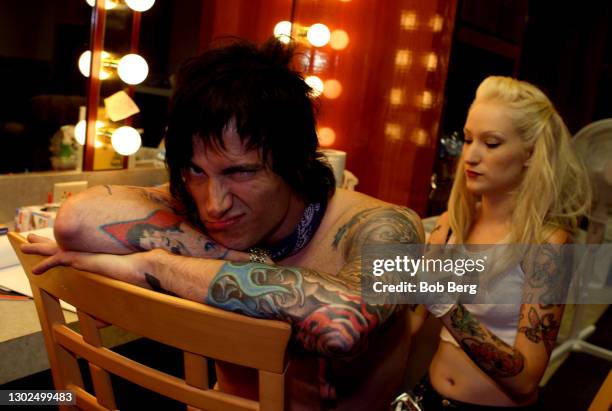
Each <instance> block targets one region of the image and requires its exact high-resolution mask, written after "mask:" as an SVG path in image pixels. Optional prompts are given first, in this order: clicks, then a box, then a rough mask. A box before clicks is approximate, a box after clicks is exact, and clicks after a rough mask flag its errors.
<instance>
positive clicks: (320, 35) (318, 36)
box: [306, 23, 331, 47]
mask: <svg viewBox="0 0 612 411" xmlns="http://www.w3.org/2000/svg"><path fill="white" fill-rule="evenodd" d="M330 37H331V33H330V32H329V29H328V28H327V26H326V25H325V24H321V23H317V24H313V25H312V26H310V28H309V29H308V33H306V38H307V39H308V41H309V42H310V44H312V45H313V46H315V47H323V46H324V45H326V44H327V43H329V39H330Z"/></svg>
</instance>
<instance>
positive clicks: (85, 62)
mask: <svg viewBox="0 0 612 411" xmlns="http://www.w3.org/2000/svg"><path fill="white" fill-rule="evenodd" d="M101 57H102V61H104V60H105V59H108V58H109V57H110V54H109V53H107V52H106V51H102V53H101ZM78 64H79V71H80V72H81V74H82V75H84V76H85V77H89V74H90V73H91V51H90V50H86V51H84V52H83V53H81V56H80V57H79V63H78ZM110 76H111V72H110V71H108V70H106V69H105V68H104V67H100V75H99V78H100V80H106V79H107V78H109V77H110Z"/></svg>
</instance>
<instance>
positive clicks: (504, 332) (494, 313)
mask: <svg viewBox="0 0 612 411" xmlns="http://www.w3.org/2000/svg"><path fill="white" fill-rule="evenodd" d="M448 243H449V244H454V234H453V235H452V236H451V238H450V239H449V241H448ZM524 278H525V273H524V272H523V269H522V268H521V266H520V264H516V265H514V266H512V267H511V268H510V269H509V270H508V271H506V272H505V273H504V274H501V275H499V276H497V277H496V280H495V281H493V282H491V283H489V284H488V287H487V291H488V292H489V294H497V293H500V294H502V293H503V295H504V300H505V301H521V296H522V292H523V281H524ZM463 306H464V307H465V308H466V309H467V310H468V311H469V312H470V314H472V315H473V316H474V317H475V318H476V319H477V320H478V321H480V323H481V324H482V325H484V326H485V327H487V328H488V329H489V330H490V331H491V332H492V333H493V334H495V336H497V337H498V338H499V339H501V340H502V341H503V342H505V343H506V344H508V345H510V346H513V345H514V341H515V340H516V334H517V328H518V322H519V315H520V310H521V304H520V303H519V304H464V305H463ZM440 339H441V340H442V341H446V342H448V343H451V344H453V345H455V346H457V347H459V343H458V342H457V341H456V340H455V337H453V335H452V334H451V333H450V332H449V331H448V330H447V329H446V327H442V330H441V331H440Z"/></svg>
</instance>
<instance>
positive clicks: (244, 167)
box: [222, 163, 264, 174]
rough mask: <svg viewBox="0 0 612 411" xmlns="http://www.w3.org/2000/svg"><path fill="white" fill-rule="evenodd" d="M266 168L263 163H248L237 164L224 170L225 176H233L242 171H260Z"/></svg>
mask: <svg viewBox="0 0 612 411" xmlns="http://www.w3.org/2000/svg"><path fill="white" fill-rule="evenodd" d="M263 168H264V165H263V164H261V163H246V164H237V165H235V166H231V167H227V168H224V169H223V171H222V173H223V174H232V173H236V172H241V171H259V170H261V169H263Z"/></svg>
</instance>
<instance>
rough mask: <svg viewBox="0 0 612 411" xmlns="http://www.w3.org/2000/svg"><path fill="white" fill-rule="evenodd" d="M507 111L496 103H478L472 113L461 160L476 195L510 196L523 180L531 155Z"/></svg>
mask: <svg viewBox="0 0 612 411" xmlns="http://www.w3.org/2000/svg"><path fill="white" fill-rule="evenodd" d="M506 110H507V109H506V108H505V107H504V105H503V104H501V103H498V102H495V101H476V102H474V104H473V105H472V107H471V109H470V111H469V113H468V117H467V120H466V122H465V127H464V135H465V143H464V145H463V152H462V155H461V159H462V161H463V163H464V166H465V181H466V186H467V189H468V191H470V192H471V193H473V194H476V195H498V194H506V193H509V192H511V191H512V190H514V189H516V188H517V187H518V186H519V184H520V182H521V180H522V178H523V171H524V170H525V168H526V166H527V160H528V159H529V156H530V153H529V152H528V151H527V150H526V149H525V147H524V146H523V143H522V140H521V137H520V136H519V135H518V134H517V132H516V131H515V129H514V126H513V124H512V122H511V120H510V117H509V116H508V114H507V111H506Z"/></svg>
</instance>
